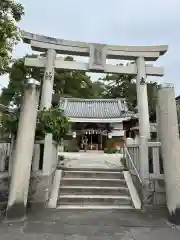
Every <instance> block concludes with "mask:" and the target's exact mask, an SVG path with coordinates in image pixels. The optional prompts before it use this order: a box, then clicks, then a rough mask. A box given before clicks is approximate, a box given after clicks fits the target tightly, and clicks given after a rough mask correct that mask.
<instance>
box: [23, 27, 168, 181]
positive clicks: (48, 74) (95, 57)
mask: <svg viewBox="0 0 180 240" xmlns="http://www.w3.org/2000/svg"><path fill="white" fill-rule="evenodd" d="M23 41H24V43H27V44H30V45H31V48H32V50H35V51H39V52H46V53H47V56H46V57H38V58H26V59H25V65H26V66H31V67H39V68H45V72H44V79H43V85H42V96H41V104H40V107H41V109H42V108H50V107H51V101H52V92H53V81H54V69H68V70H77V71H87V72H99V73H120V74H124V75H131V76H133V77H135V78H136V88H137V101H138V117H139V130H140V141H139V150H140V151H139V152H140V159H139V161H140V174H141V177H142V179H143V180H144V182H145V181H146V180H147V179H148V178H149V163H148V139H149V138H150V126H149V110H148V98H147V84H146V78H147V76H158V77H159V76H163V75H164V69H163V68H162V67H155V66H153V65H150V64H146V61H147V62H148V61H151V62H152V61H156V60H157V59H158V58H159V57H160V56H161V55H164V54H165V53H166V51H167V49H168V46H167V45H160V46H115V45H105V44H95V43H84V42H76V41H68V40H63V39H58V38H52V37H47V36H42V35H38V34H33V33H29V32H24V33H23ZM56 54H68V55H75V56H84V57H89V63H84V62H75V61H64V60H63V59H62V58H58V57H56ZM106 59H118V60H130V61H134V63H133V64H132V63H129V64H127V65H126V66H119V65H112V64H107V63H106Z"/></svg>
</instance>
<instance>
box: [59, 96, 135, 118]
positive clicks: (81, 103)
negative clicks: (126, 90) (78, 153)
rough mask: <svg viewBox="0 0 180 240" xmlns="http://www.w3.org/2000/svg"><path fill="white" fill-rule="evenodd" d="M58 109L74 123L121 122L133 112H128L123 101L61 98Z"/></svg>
mask: <svg viewBox="0 0 180 240" xmlns="http://www.w3.org/2000/svg"><path fill="white" fill-rule="evenodd" d="M60 107H61V108H62V109H63V110H64V114H65V115H66V116H67V117H68V118H70V119H71V120H73V119H74V121H78V120H80V119H81V120H82V119H84V120H86V121H87V119H89V120H92V119H94V120H99V121H101V120H106V121H107V122H108V120H112V119H113V120H117V121H119V120H122V118H127V117H132V116H133V115H134V113H133V112H130V111H128V107H127V103H126V101H125V99H81V98H62V99H61V101H60Z"/></svg>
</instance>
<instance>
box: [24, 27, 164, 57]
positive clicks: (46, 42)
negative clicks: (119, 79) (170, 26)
mask: <svg viewBox="0 0 180 240" xmlns="http://www.w3.org/2000/svg"><path fill="white" fill-rule="evenodd" d="M22 37H23V41H24V43H28V44H31V47H32V49H33V50H35V51H41V52H42V51H46V50H47V49H49V48H53V49H55V50H56V52H57V53H62V54H70V55H78V56H89V55H90V48H91V46H96V47H97V48H100V49H103V50H104V52H105V53H106V58H109V59H124V60H134V59H136V58H137V57H144V58H145V60H146V61H155V60H157V59H158V58H159V56H161V55H164V54H165V53H166V51H167V50H168V46H167V45H157V46H118V45H105V44H99V43H84V42H77V41H69V40H64V39H59V38H52V37H48V36H43V35H39V34H34V33H30V32H25V31H23V33H22Z"/></svg>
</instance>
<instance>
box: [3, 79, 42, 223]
mask: <svg viewBox="0 0 180 240" xmlns="http://www.w3.org/2000/svg"><path fill="white" fill-rule="evenodd" d="M38 103H39V82H37V81H36V80H33V79H30V80H29V81H28V83H27V85H26V86H25V91H24V97H23V102H22V105H21V111H20V118H19V123H18V131H17V138H16V145H15V151H14V155H13V171H12V176H11V184H10V191H9V199H8V206H7V213H6V218H7V219H13V218H15V219H21V218H24V217H25V215H26V205H27V198H28V190H29V181H30V173H31V163H32V157H33V148H34V138H35V129H36V118H37V109H38Z"/></svg>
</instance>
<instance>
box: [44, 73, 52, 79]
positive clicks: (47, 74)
mask: <svg viewBox="0 0 180 240" xmlns="http://www.w3.org/2000/svg"><path fill="white" fill-rule="evenodd" d="M44 78H45V80H50V81H51V80H52V72H45V74H44Z"/></svg>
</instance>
